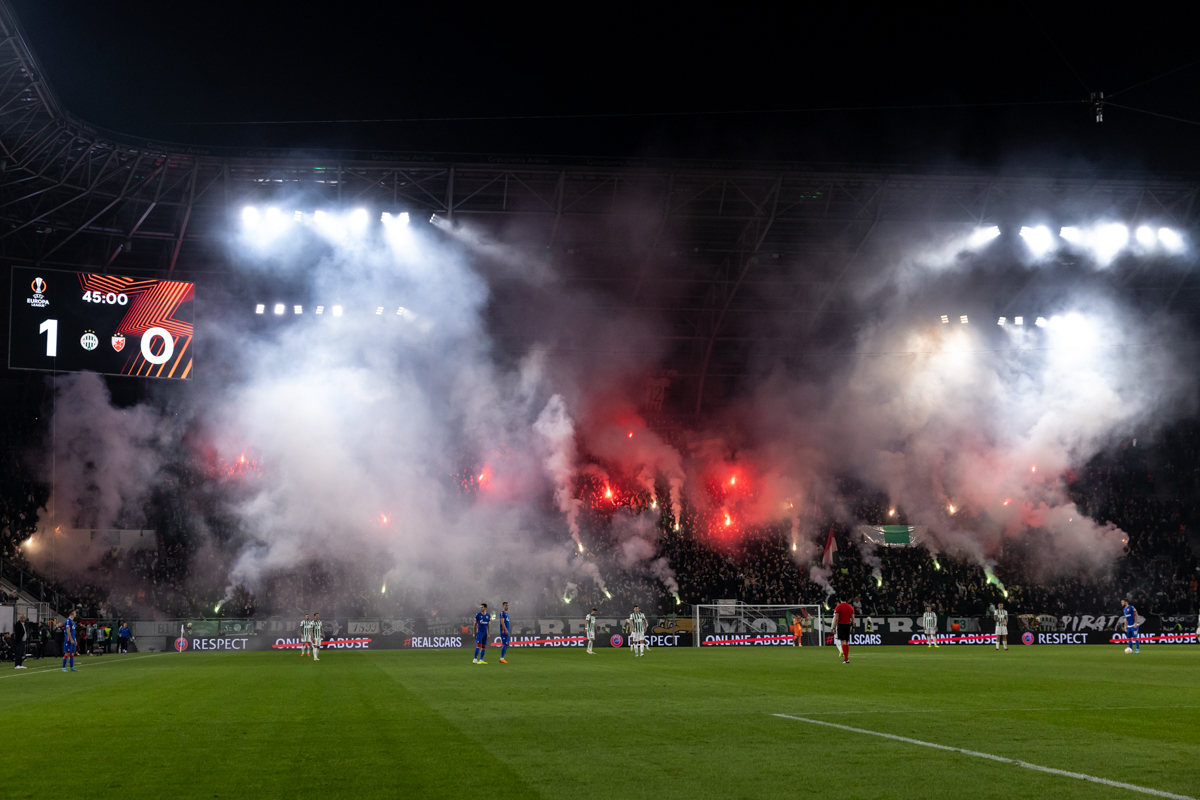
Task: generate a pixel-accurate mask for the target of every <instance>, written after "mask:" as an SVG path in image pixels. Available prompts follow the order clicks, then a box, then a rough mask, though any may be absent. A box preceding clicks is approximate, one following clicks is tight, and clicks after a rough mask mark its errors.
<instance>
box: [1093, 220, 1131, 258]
mask: <svg viewBox="0 0 1200 800" xmlns="http://www.w3.org/2000/svg"><path fill="white" fill-rule="evenodd" d="M1094 239H1095V241H1094V243H1093V245H1092V249H1093V250H1094V251H1095V253H1096V260H1097V261H1099V262H1100V263H1101V264H1107V263H1108V262H1110V261H1112V260H1113V258H1115V257H1116V255H1117V253H1119V252H1121V250H1123V249H1124V248H1125V245H1127V244H1129V228H1126V227H1125V226H1124V225H1122V224H1121V223H1119V222H1113V223H1110V224H1108V225H1101V226H1099V227H1098V228H1096V233H1095V236H1094Z"/></svg>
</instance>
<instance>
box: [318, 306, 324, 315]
mask: <svg viewBox="0 0 1200 800" xmlns="http://www.w3.org/2000/svg"><path fill="white" fill-rule="evenodd" d="M317 313H318V314H324V313H325V306H317Z"/></svg>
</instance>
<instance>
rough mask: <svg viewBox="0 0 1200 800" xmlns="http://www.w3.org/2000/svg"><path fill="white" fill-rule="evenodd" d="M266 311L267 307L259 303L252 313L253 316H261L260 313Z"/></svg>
mask: <svg viewBox="0 0 1200 800" xmlns="http://www.w3.org/2000/svg"><path fill="white" fill-rule="evenodd" d="M266 310H267V307H266V305H265V304H263V303H259V304H258V305H256V306H255V307H254V313H255V314H261V313H263V312H264V311H266Z"/></svg>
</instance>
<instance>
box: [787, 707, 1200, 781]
mask: <svg viewBox="0 0 1200 800" xmlns="http://www.w3.org/2000/svg"><path fill="white" fill-rule="evenodd" d="M771 716H774V717H780V718H782V719H790V720H795V721H796V722H807V723H809V724H811V725H824V726H825V727H827V728H837V729H838V730H843V731H850V732H851V733H865V734H867V735H868V736H878V737H880V738H881V739H892V740H893V741H897V742H905V743H906V744H915V745H920V746H921V747H932V748H933V749H934V750H945V751H947V752H951V753H962V754H963V755H967V756H974V757H975V758H985V759H987V760H988V761H998V762H999V763H1001V764H1012V765H1014V766H1018V767H1021V768H1023V769H1031V770H1034V771H1035V772H1045V773H1048V774H1050V775H1061V776H1063V777H1064V778H1075V779H1076V780H1081V781H1089V782H1090V783H1099V784H1103V785H1104V786H1113V787H1115V788H1118V789H1128V790H1130V791H1131V792H1141V793H1142V794H1149V795H1154V796H1155V797H1169V798H1172V800H1196V798H1195V797H1191V796H1190V795H1186V794H1172V793H1171V792H1164V791H1162V790H1161V789H1151V788H1150V787H1148V786H1137V785H1135V784H1132V783H1122V782H1121V781H1113V780H1109V779H1108V778H1097V777H1096V776H1095V775H1085V774H1084V773H1082V772H1069V771H1068V770H1065V769H1055V768H1054V767H1043V766H1042V765H1040V764H1031V763H1029V762H1028V761H1021V760H1020V759H1016V758H1005V757H1004V756H994V755H992V754H991V753H980V752H978V751H976V750H964V749H963V748H961V747H950V746H949V745H944V744H935V743H934V742H923V741H921V740H920V739H910V738H908V737H907V736H897V735H896V734H894V733H881V732H880V731H869V730H866V729H865V728H852V727H850V726H849V725H839V724H837V723H836V722H826V721H824V720H820V719H808V718H807V717H794V716H792V715H791V714H772V715H771Z"/></svg>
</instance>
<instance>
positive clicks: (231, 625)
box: [221, 619, 254, 636]
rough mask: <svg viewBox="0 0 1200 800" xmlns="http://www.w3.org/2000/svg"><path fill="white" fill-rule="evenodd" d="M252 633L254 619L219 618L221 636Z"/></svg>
mask: <svg viewBox="0 0 1200 800" xmlns="http://www.w3.org/2000/svg"><path fill="white" fill-rule="evenodd" d="M247 633H254V620H251V619H223V620H221V635H222V636H238V635H241V634H247Z"/></svg>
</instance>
